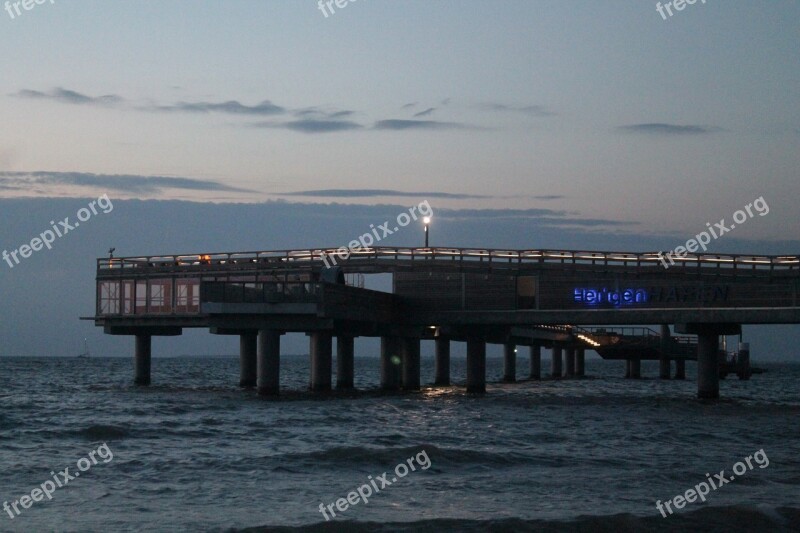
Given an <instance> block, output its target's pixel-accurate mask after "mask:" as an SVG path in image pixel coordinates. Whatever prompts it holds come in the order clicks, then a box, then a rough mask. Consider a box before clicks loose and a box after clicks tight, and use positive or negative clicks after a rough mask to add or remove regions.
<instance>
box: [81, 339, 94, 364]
mask: <svg viewBox="0 0 800 533" xmlns="http://www.w3.org/2000/svg"><path fill="white" fill-rule="evenodd" d="M90 355H91V354H90V353H89V343H88V342H86V339H83V353H80V354H78V359H88V358H89V357H90Z"/></svg>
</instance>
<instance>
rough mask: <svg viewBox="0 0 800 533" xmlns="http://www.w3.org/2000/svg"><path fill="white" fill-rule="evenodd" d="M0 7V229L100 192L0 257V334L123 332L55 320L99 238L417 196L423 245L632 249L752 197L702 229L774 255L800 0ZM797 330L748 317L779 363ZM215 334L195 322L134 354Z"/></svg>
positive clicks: (203, 239) (354, 214) (128, 240)
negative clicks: (749, 211)
mask: <svg viewBox="0 0 800 533" xmlns="http://www.w3.org/2000/svg"><path fill="white" fill-rule="evenodd" d="M13 4H14V2H11V3H10V4H8V9H7V10H6V9H3V10H2V11H0V49H2V50H3V51H4V53H3V54H0V73H2V74H0V124H2V127H0V228H2V230H0V237H2V242H0V246H2V247H3V248H4V249H7V250H11V249H15V248H17V247H18V246H19V245H20V244H22V243H24V242H27V241H29V240H30V239H31V238H32V237H35V236H36V235H38V234H39V233H40V232H41V231H43V230H45V229H47V228H48V227H49V226H50V225H49V224H48V222H49V221H50V220H54V221H55V220H56V219H58V220H61V219H63V217H65V216H67V215H72V216H73V218H74V213H76V212H77V211H78V210H79V209H80V208H81V207H83V206H86V205H87V204H88V201H89V200H90V199H97V198H98V197H100V196H102V195H107V196H108V198H109V199H110V200H112V201H113V204H114V206H115V208H114V210H113V211H111V212H109V213H107V214H102V215H100V214H99V215H97V216H95V217H94V218H93V219H92V220H91V222H90V223H89V222H87V223H86V224H85V225H84V226H82V227H81V228H80V229H76V230H74V231H73V232H72V234H71V235H68V236H65V237H64V239H62V240H59V242H57V243H55V245H54V247H53V249H52V250H43V251H42V252H39V253H37V254H36V255H34V256H33V257H31V258H29V259H26V260H25V262H24V263H23V264H21V265H17V266H16V267H15V268H13V269H12V268H8V267H7V266H6V265H5V264H4V263H0V290H1V291H2V292H0V296H2V298H3V306H2V309H0V338H2V339H3V344H4V345H3V347H0V354H2V355H35V354H39V355H45V354H52V353H57V352H60V351H62V350H64V349H65V347H69V348H68V349H67V352H68V353H69V350H72V348H71V347H72V346H75V347H76V348H75V350H79V349H80V348H81V346H82V340H83V338H84V337H88V338H90V344H91V345H92V346H96V347H97V348H96V349H97V351H98V352H100V353H107V354H124V353H127V352H129V351H131V349H132V342H129V340H130V339H127V338H124V337H121V338H110V337H104V336H103V335H102V334H101V332H100V331H99V330H96V329H94V328H93V327H92V326H91V323H85V322H83V323H81V322H77V321H76V318H75V317H77V316H86V315H89V314H91V312H92V310H93V305H92V302H93V297H94V296H93V276H94V271H93V266H94V258H96V257H99V256H102V255H104V254H105V252H106V250H107V249H108V248H109V247H110V246H112V245H113V246H115V247H116V248H117V249H118V252H117V255H136V254H159V253H183V252H187V253H188V252H197V251H202V250H205V251H208V250H220V251H227V250H235V249H242V250H253V249H274V248H293V247H305V246H316V247H318V246H340V245H343V244H346V243H347V242H349V241H350V240H352V238H353V237H354V236H357V235H360V234H362V233H364V231H365V230H366V228H367V227H368V226H369V224H372V223H374V224H376V225H377V224H378V223H381V222H383V221H384V220H385V219H387V218H389V217H393V216H396V215H397V214H398V213H399V212H401V211H402V210H405V209H407V208H408V206H411V205H416V204H418V203H419V202H420V201H423V200H427V201H429V202H430V204H431V205H432V206H433V208H434V211H435V212H436V213H437V215H436V216H435V221H434V223H433V226H432V229H431V236H432V239H433V243H434V244H436V245H446V246H476V247H492V248H498V247H508V248H543V247H549V248H554V249H574V248H578V249H611V250H626V251H627V250H630V251H651V250H657V249H672V248H674V247H675V246H677V245H680V244H683V243H684V242H685V241H686V240H687V239H689V238H691V237H692V236H693V235H695V234H696V233H698V232H700V231H702V230H703V229H705V227H706V223H707V222H711V223H714V222H716V221H718V220H720V219H722V218H727V219H730V217H731V214H732V213H733V212H735V211H736V210H737V209H740V208H742V207H744V206H745V205H747V204H749V203H751V202H753V201H755V200H756V199H758V198H763V200H762V202H763V203H764V204H766V205H768V206H769V212H768V213H765V214H764V216H761V215H760V214H757V215H756V216H754V217H752V219H750V220H748V221H747V223H746V224H740V225H739V227H737V228H736V229H735V230H734V231H732V232H730V234H727V235H725V236H723V237H721V238H720V239H718V240H716V241H714V242H713V243H712V244H711V249H712V250H713V251H718V252H739V253H773V254H789V253H791V254H794V253H798V250H800V247H799V246H798V240H797V237H796V235H797V233H798V230H800V222H799V220H800V219H799V218H798V216H797V214H798V208H797V198H798V192H800V190H799V189H800V185H799V184H798V179H797V178H798V168H800V165H799V164H798V163H800V150H798V144H800V105H798V95H800V49H798V46H797V43H798V42H800V2H796V1H788V0H787V1H784V0H776V1H770V2H745V1H737V0H726V1H725V2H721V1H719V0H708V1H707V2H706V3H705V4H703V3H700V2H698V3H695V4H694V5H686V6H685V8H684V9H683V10H681V11H674V10H673V15H672V16H662V15H661V14H659V11H658V10H657V7H656V3H655V2H650V1H641V0H639V1H622V0H620V1H606V2H588V1H583V0H581V1H578V0H559V1H555V0H554V1H549V0H541V1H530V0H526V1H502V0H501V1H494V2H477V1H471V0H460V1H458V2H456V1H444V0H442V1H438V0H437V1H435V2H432V1H430V0H426V1H414V0H409V1H402V2H397V1H394V2H390V1H388V0H358V1H355V2H349V3H347V4H346V5H345V7H343V8H338V7H336V5H335V4H333V5H332V6H333V7H332V9H333V12H332V13H331V11H330V9H328V8H326V9H325V13H323V10H321V9H319V6H318V3H317V2H315V1H313V0H292V1H272V0H269V1H267V0H261V1H248V0H232V1H231V0H226V1H225V2H218V1H215V2H210V1H193V2H191V3H188V2H133V1H126V2H108V1H105V2H100V1H91V0H82V1H81V0H72V1H70V0H54V1H53V2H50V1H47V2H45V3H43V4H41V5H37V4H33V8H32V9H30V10H28V11H26V10H24V9H23V7H22V5H21V4H20V12H19V13H17V12H16V11H15V8H14V5H13ZM662 4H663V3H662ZM0 6H2V2H0ZM245 204H247V205H245ZM87 226H89V227H87ZM419 238H420V233H419V232H416V233H415V232H414V230H413V229H406V230H404V232H403V233H402V234H399V235H396V236H393V238H392V240H391V241H387V244H398V245H399V244H402V245H408V244H415V243H417V240H418V239H419ZM42 321H44V323H46V324H49V326H48V327H47V328H44V330H41V329H40V326H41V323H42ZM796 329H798V328H794V327H781V328H750V330H752V334H753V335H754V336H755V339H758V340H759V341H760V342H761V343H762V346H763V351H764V352H767V353H769V354H770V356H771V358H784V357H789V358H792V357H797V358H798V359H800V354H794V353H793V352H792V349H793V348H792V346H794V345H796V341H797V340H800V338H799V337H800V336H799V335H797V332H796V331H795V330H796ZM776 332H779V333H776ZM234 341H235V339H224V338H223V339H220V338H212V339H211V340H210V341H209V335H208V334H207V333H203V334H199V333H197V332H194V333H192V334H190V335H186V336H185V338H183V339H179V340H175V339H170V340H161V339H159V341H158V342H163V344H156V348H157V349H158V347H159V346H162V348H163V350H162V354H182V353H198V352H202V353H206V352H207V351H208V350H212V351H218V352H225V353H234V352H235V350H236V346H235V343H234ZM304 342H305V341H304V340H303V339H292V340H289V341H288V342H287V349H288V350H298V351H301V350H303V349H304V348H303V346H304V345H303V343H304ZM129 345H130V346H129ZM204 350H205V352H204ZM753 354H754V359H757V358H758V356H757V354H758V347H757V346H753Z"/></svg>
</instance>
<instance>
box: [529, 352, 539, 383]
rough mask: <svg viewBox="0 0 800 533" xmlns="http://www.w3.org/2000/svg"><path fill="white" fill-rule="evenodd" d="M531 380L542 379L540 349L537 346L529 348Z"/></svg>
mask: <svg viewBox="0 0 800 533" xmlns="http://www.w3.org/2000/svg"><path fill="white" fill-rule="evenodd" d="M529 349H530V354H531V375H530V378H531V379H542V347H541V346H539V345H538V344H533V345H531V346H530V348H529Z"/></svg>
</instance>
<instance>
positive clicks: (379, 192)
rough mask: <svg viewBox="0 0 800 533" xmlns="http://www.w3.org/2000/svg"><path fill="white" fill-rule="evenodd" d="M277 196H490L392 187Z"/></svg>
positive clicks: (461, 198)
mask: <svg viewBox="0 0 800 533" xmlns="http://www.w3.org/2000/svg"><path fill="white" fill-rule="evenodd" d="M278 196H303V197H309V196H311V197H318V198H373V197H380V196H391V197H397V198H408V197H420V198H423V197H424V198H442V199H445V198H447V199H451V200H473V199H487V198H492V197H491V196H483V195H477V194H458V193H448V192H431V191H427V192H411V191H397V190H393V189H320V190H311V191H296V192H287V193H281V194H279V195H278Z"/></svg>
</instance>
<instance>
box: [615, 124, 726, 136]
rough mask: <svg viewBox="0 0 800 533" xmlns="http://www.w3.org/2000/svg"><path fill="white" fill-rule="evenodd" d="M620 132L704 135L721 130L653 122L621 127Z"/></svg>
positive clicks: (710, 127) (714, 127) (712, 127)
mask: <svg viewBox="0 0 800 533" xmlns="http://www.w3.org/2000/svg"><path fill="white" fill-rule="evenodd" d="M617 129H618V130H620V131H624V132H628V133H643V134H649V135H704V134H708V133H715V132H718V131H720V130H721V128H718V127H716V126H697V125H677V124H665V123H660V122H653V123H647V124H631V125H628V126H619V127H618V128H617Z"/></svg>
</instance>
